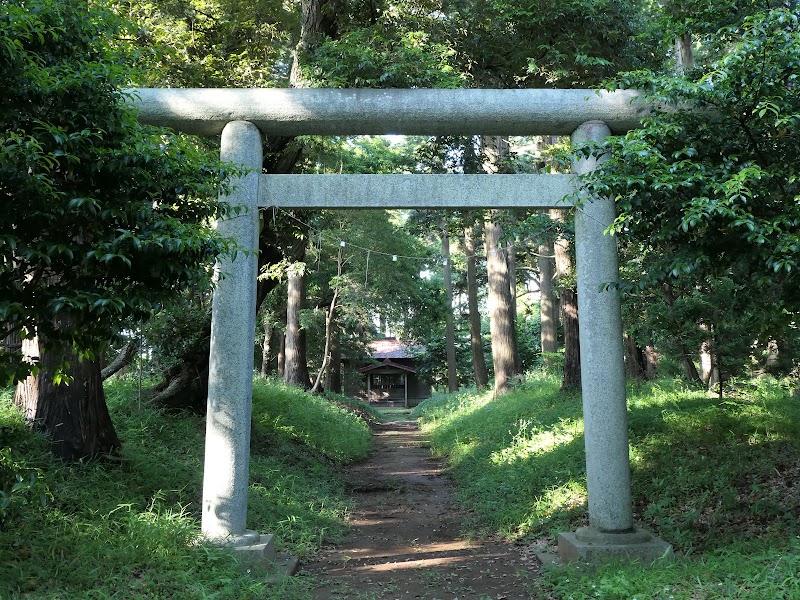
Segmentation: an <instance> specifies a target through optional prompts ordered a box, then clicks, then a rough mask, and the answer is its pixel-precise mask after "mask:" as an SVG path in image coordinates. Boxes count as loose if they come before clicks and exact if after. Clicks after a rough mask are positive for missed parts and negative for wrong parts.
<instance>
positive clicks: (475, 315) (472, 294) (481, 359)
mask: <svg viewBox="0 0 800 600" xmlns="http://www.w3.org/2000/svg"><path fill="white" fill-rule="evenodd" d="M478 226H480V225H478ZM464 252H466V254H467V306H468V307H469V341H470V348H471V350H472V368H473V370H474V371H475V387H477V388H478V389H479V390H482V389H484V388H485V387H486V386H488V385H489V373H488V371H487V370H486V357H485V356H484V354H483V335H482V331H481V313H480V310H479V309H478V276H477V273H476V270H475V259H476V256H475V236H474V233H473V231H472V227H470V226H467V227H466V228H465V229H464Z"/></svg>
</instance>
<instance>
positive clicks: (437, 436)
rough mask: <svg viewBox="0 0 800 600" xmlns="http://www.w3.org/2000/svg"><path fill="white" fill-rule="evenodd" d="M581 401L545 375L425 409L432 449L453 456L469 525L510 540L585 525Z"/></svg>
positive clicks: (438, 402) (439, 400)
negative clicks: (501, 391) (496, 393)
mask: <svg viewBox="0 0 800 600" xmlns="http://www.w3.org/2000/svg"><path fill="white" fill-rule="evenodd" d="M579 406H580V400H579V398H578V397H577V396H575V395H567V396H563V395H561V393H560V391H559V382H558V381H557V380H556V379H554V378H548V377H544V376H543V377H541V378H540V379H534V380H533V381H531V382H530V383H527V384H523V385H521V386H520V387H518V388H517V389H516V390H514V391H513V392H511V393H509V394H506V395H504V396H502V397H500V398H493V397H492V394H491V393H490V392H487V393H484V394H480V395H477V394H472V395H470V394H469V393H467V394H461V395H459V396H457V397H454V396H452V395H451V396H445V397H437V398H434V399H433V402H432V403H431V404H430V405H428V404H426V405H425V406H424V407H423V408H422V411H421V412H422V419H421V422H422V424H423V428H424V430H425V431H427V432H429V434H430V439H431V443H432V445H433V447H434V449H435V450H436V451H437V452H439V453H442V454H446V455H447V457H448V463H449V464H450V466H451V467H452V472H453V475H454V476H455V478H456V480H457V481H458V483H459V486H460V488H459V500H460V501H461V502H462V503H463V504H464V505H465V506H467V507H469V510H470V511H471V512H470V514H471V518H470V520H469V522H468V526H470V527H473V528H475V529H477V530H485V529H489V530H493V531H497V532H499V533H501V534H502V535H504V536H506V537H519V536H521V535H526V534H527V533H529V532H530V531H531V529H532V528H534V527H543V528H545V529H547V530H549V531H552V532H555V531H558V530H561V529H563V528H564V527H566V526H568V525H569V524H570V523H571V522H573V521H574V522H575V523H578V522H580V520H581V519H582V516H581V515H580V510H578V508H579V507H582V506H583V504H584V503H585V495H586V492H585V484H584V482H583V480H584V478H585V467H584V465H583V459H582V450H583V422H582V419H580V418H579V417H576V414H575V413H576V410H578V409H579Z"/></svg>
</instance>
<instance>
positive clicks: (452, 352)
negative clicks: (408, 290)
mask: <svg viewBox="0 0 800 600" xmlns="http://www.w3.org/2000/svg"><path fill="white" fill-rule="evenodd" d="M441 227H442V258H443V259H444V295H445V300H446V302H447V310H446V312H445V345H446V351H447V390H448V391H449V392H457V391H458V373H457V371H456V328H455V322H454V317H453V272H452V267H451V265H450V232H449V231H448V230H447V222H446V221H445V220H444V219H442V223H441Z"/></svg>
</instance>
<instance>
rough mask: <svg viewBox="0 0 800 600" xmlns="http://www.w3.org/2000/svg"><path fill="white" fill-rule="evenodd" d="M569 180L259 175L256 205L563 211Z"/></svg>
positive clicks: (570, 186) (570, 188)
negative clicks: (546, 209) (257, 202)
mask: <svg viewBox="0 0 800 600" xmlns="http://www.w3.org/2000/svg"><path fill="white" fill-rule="evenodd" d="M574 179H575V178H574V177H573V176H572V175H262V176H261V187H260V190H259V205H260V206H280V207H292V208H376V207H380V208H468V207H469V208H483V207H486V206H491V207H492V208H566V207H568V206H570V204H568V203H565V202H564V197H565V196H567V195H569V194H571V193H572V192H573V191H574V189H575V188H574V185H575V184H574Z"/></svg>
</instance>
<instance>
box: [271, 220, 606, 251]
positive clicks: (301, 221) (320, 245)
mask: <svg viewBox="0 0 800 600" xmlns="http://www.w3.org/2000/svg"><path fill="white" fill-rule="evenodd" d="M574 208H575V209H576V210H579V211H581V212H582V213H583V214H584V215H585V216H586V217H588V218H589V219H591V220H592V221H594V222H595V223H598V224H599V225H602V224H603V223H602V222H600V221H599V220H598V219H596V218H594V217H593V216H592V215H590V214H588V213H586V212H585V211H584V210H583V209H582V208H580V207H578V206H575V207H574ZM272 210H273V226H274V224H275V212H276V211H280V212H281V213H283V214H284V215H285V216H286V217H288V218H289V219H291V220H293V221H295V222H296V223H298V224H299V225H302V226H303V227H305V228H307V229H308V230H309V231H312V232H314V233H316V234H317V236H318V238H317V239H318V240H319V246H318V247H319V253H318V258H317V262H319V254H321V251H322V238H323V237H327V238H329V239H336V238H338V236H336V235H331V234H329V233H327V232H324V231H322V230H321V229H317V228H316V227H314V226H313V225H311V224H310V223H306V222H305V221H303V220H301V219H298V218H297V217H296V216H295V215H293V214H292V213H290V212H288V211H286V210H284V209H282V208H279V207H277V206H273V207H272ZM547 229H550V227H548V228H547ZM547 229H545V231H547ZM339 245H340V246H341V247H345V246H349V247H351V248H357V249H358V250H362V251H364V252H366V253H367V256H368V258H369V254H370V253H372V254H379V255H381V256H388V257H391V259H392V262H397V261H398V259H400V258H403V259H406V260H419V261H428V262H429V261H431V260H434V261H435V260H436V258H435V257H432V256H430V255H428V256H412V255H405V254H394V253H392V252H383V251H382V250H375V249H373V248H367V247H366V246H359V245H358V244H353V243H352V242H345V241H344V240H340V241H339ZM522 247H524V246H522V245H516V244H515V245H513V246H509V247H507V248H506V249H508V248H514V249H520V248H522ZM494 252H499V249H498V250H495V251H494ZM527 253H528V254H530V255H531V256H536V257H539V258H555V255H554V254H540V253H538V252H534V251H532V250H530V249H528V251H527ZM485 256H486V255H485V254H483V253H475V254H473V255H471V256H465V257H464V258H465V259H470V258H484V257H485ZM439 260H441V258H440V259H439Z"/></svg>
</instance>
